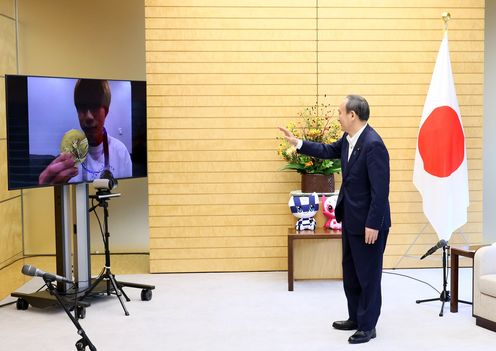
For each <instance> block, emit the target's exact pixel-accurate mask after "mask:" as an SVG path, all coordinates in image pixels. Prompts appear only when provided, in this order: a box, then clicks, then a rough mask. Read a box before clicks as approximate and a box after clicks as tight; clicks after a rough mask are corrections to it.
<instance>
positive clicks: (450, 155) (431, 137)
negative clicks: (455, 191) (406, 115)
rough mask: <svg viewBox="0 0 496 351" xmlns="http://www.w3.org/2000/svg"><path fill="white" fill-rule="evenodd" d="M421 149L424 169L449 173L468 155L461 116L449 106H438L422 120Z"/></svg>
mask: <svg viewBox="0 0 496 351" xmlns="http://www.w3.org/2000/svg"><path fill="white" fill-rule="evenodd" d="M418 150H419V153H420V156H421V157H422V161H423V162H424V169H425V171H426V172H427V173H430V174H432V175H433V176H436V177H448V176H450V175H451V174H452V173H453V172H454V171H456V170H457V169H458V167H460V165H461V164H462V162H463V160H464V158H465V139H464V136H463V128H462V125H461V123H460V118H459V117H458V114H457V113H456V111H455V110H453V109H452V108H451V107H449V106H441V107H437V108H435V109H434V110H433V111H432V112H431V114H430V115H429V117H427V118H426V120H425V121H424V123H423V124H422V126H421V128H420V132H419V137H418Z"/></svg>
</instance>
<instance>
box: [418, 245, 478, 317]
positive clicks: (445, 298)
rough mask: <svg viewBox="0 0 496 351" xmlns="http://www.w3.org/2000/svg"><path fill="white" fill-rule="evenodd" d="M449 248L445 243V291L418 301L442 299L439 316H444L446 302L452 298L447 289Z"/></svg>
mask: <svg viewBox="0 0 496 351" xmlns="http://www.w3.org/2000/svg"><path fill="white" fill-rule="evenodd" d="M448 250H449V246H448V245H445V246H443V291H441V294H440V296H439V297H436V298H433V299H425V300H417V301H416V302H417V303H422V302H431V301H441V302H442V304H441V311H440V312H439V317H442V316H443V313H444V304H445V303H446V302H449V301H450V300H451V296H450V293H449V291H448V290H447V289H446V288H447V286H448ZM459 302H462V303H466V304H470V302H468V301H462V300H459Z"/></svg>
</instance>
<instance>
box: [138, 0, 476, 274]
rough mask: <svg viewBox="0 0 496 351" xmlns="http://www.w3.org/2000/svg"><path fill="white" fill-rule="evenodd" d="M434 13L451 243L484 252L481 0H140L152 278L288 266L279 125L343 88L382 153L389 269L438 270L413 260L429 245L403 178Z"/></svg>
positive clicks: (288, 183) (429, 235)
mask: <svg viewBox="0 0 496 351" xmlns="http://www.w3.org/2000/svg"><path fill="white" fill-rule="evenodd" d="M443 11H449V12H450V13H451V15H452V17H453V19H452V21H451V22H450V23H449V28H450V30H449V38H450V49H451V59H452V65H453V72H454V76H455V77H454V78H455V83H456V88H457V93H458V99H459V103H460V108H461V113H462V119H463V123H464V127H465V134H466V138H467V154H468V158H469V161H468V165H469V179H470V199H471V204H470V208H469V222H468V223H467V224H466V225H465V226H464V227H463V228H462V230H461V231H460V233H457V234H455V235H454V236H453V240H452V242H453V243H463V242H465V241H468V242H471V243H477V242H480V241H481V240H482V160H481V158H482V113H483V110H482V106H483V105H482V104H483V64H484V62H483V61H484V1H483V0H472V1H470V0H440V1H436V2H432V1H429V0H417V1H399V0H383V1H379V0H367V1H365V0H318V1H317V0H263V1H262V0H252V1H244V0H145V27H146V31H145V37H146V65H147V66H146V73H147V82H148V116H149V119H148V126H149V130H148V133H149V134H148V136H149V144H148V145H149V204H150V209H149V211H150V212H149V215H150V257H151V262H150V268H151V271H152V272H194V271H249V270H284V269H286V268H287V262H286V245H287V240H286V233H287V228H288V227H289V226H291V225H292V224H293V222H294V220H293V217H292V216H291V215H290V214H289V210H288V208H287V201H288V193H289V191H291V190H293V189H298V188H299V177H298V175H296V174H294V173H287V172H281V171H280V169H281V168H282V166H283V165H284V163H283V162H282V161H281V160H280V159H279V157H278V155H277V153H276V149H277V140H276V136H278V131H277V130H276V127H277V126H279V125H284V124H286V123H287V122H288V121H289V120H292V119H294V118H295V116H296V114H297V112H298V111H300V110H301V109H302V108H303V107H304V106H307V105H309V104H312V103H314V102H315V101H319V102H325V103H331V104H334V105H338V104H339V103H340V102H341V101H342V99H343V97H344V96H345V95H347V94H349V93H356V94H362V95H364V96H365V97H366V98H367V99H368V101H369V103H370V105H371V110H372V113H371V120H370V123H371V125H372V126H374V127H375V128H376V129H377V130H378V131H379V132H380V134H381V135H382V136H383V138H384V140H385V142H386V144H387V146H388V148H389V151H390V155H391V178H392V180H391V196H390V200H391V203H392V212H393V227H392V228H391V235H390V239H389V242H388V246H387V250H386V257H385V266H386V267H417V266H437V265H438V260H433V261H428V260H425V261H421V262H420V261H419V260H418V256H420V255H421V254H422V253H423V252H424V251H425V250H426V249H428V248H429V247H430V246H432V244H434V243H435V242H437V236H436V235H435V234H434V232H433V230H432V228H431V227H430V225H426V223H427V220H426V218H425V216H424V215H423V213H422V207H421V198H420V195H419V194H418V192H417V191H416V190H415V188H414V186H413V183H412V172H413V158H414V155H415V143H416V136H417V132H418V124H419V121H420V116H421V113H422V108H423V103H424V99H425V95H426V93H427V89H428V84H429V82H430V78H431V74H432V70H433V68H434V62H435V59H436V54H437V51H438V48H439V45H440V42H441V39H442V35H443V31H442V28H443V22H442V20H441V13H442V12H443ZM338 183H339V181H338ZM424 227H425V228H424ZM419 234H420V235H419ZM462 234H463V235H462ZM410 255H412V256H414V258H410V257H408V256H410Z"/></svg>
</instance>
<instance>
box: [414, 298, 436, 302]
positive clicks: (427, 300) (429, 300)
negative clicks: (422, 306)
mask: <svg viewBox="0 0 496 351" xmlns="http://www.w3.org/2000/svg"><path fill="white" fill-rule="evenodd" d="M431 301H439V297H436V298H434V299H426V300H417V301H415V302H416V303H422V302H431Z"/></svg>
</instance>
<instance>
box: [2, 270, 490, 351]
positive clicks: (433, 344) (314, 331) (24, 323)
mask: <svg viewBox="0 0 496 351" xmlns="http://www.w3.org/2000/svg"><path fill="white" fill-rule="evenodd" d="M386 272H392V273H399V274H405V275H409V276H411V277H414V278H417V279H420V280H424V281H426V282H427V283H430V284H432V285H433V286H434V287H435V288H437V289H438V290H440V289H441V288H442V271H441V269H414V270H394V271H390V270H388V271H386ZM118 279H119V280H122V281H131V282H139V283H143V284H154V285H155V286H156V290H154V292H153V299H152V300H151V301H141V300H140V290H137V289H131V288H128V289H127V290H126V291H127V293H128V295H129V297H130V298H131V302H129V303H127V308H128V309H129V312H130V316H125V315H124V313H123V310H122V308H121V306H120V304H119V302H118V300H117V298H116V297H115V296H111V297H101V298H95V299H92V300H91V303H92V305H91V306H90V307H89V308H88V309H87V315H86V318H85V319H82V320H80V322H81V324H82V326H83V328H84V329H85V331H86V333H87V335H88V336H89V338H90V339H91V340H92V342H93V343H94V344H95V346H96V347H97V349H98V350H103V351H113V350H171V351H182V350H185V351H186V350H187V351H202V350H205V351H227V350H229V351H233V350H236V351H242V350H257V351H262V350H267V351H269V350H270V351H276V350H281V351H283V350H284V351H289V350H294V351H313V350H333V351H334V350H351V349H361V350H364V349H367V350H374V351H375V350H377V351H379V350H381V351H384V350H402V351H409V350H412V351H419V350H464V349H465V350H492V349H494V345H496V333H494V332H491V331H488V330H486V329H483V328H480V327H477V326H476V325H475V319H474V318H473V317H472V306H470V305H464V304H460V306H459V313H450V312H449V304H446V306H445V308H444V311H445V313H444V317H439V316H438V314H439V311H440V308H441V302H439V301H435V302H429V303H424V304H416V303H415V300H416V299H424V298H431V297H438V296H439V293H438V292H436V291H435V290H434V289H433V288H432V287H429V286H428V285H426V284H424V283H421V282H419V281H416V280H413V279H409V278H406V277H403V276H399V275H396V274H384V275H383V309H382V314H381V318H380V320H379V324H378V326H377V338H376V339H373V340H371V341H370V342H369V343H367V344H362V345H349V344H348V342H347V339H348V337H349V336H350V335H351V334H352V332H347V331H338V330H333V329H332V327H331V322H332V321H334V320H339V319H343V318H346V317H347V313H346V300H345V296H344V293H343V290H342V282H341V281H330V280H319V281H297V282H295V290H294V291H293V292H288V291H287V275H286V272H261V273H256V272H255V273H198V274H155V275H151V274H148V275H123V276H119V277H118ZM471 279H472V277H471V269H461V270H460V298H461V299H466V300H471V285H472V280H471ZM41 284H42V281H41V279H40V278H33V279H32V280H31V281H29V282H28V283H27V284H26V285H24V286H23V287H22V288H21V289H19V290H18V291H25V292H31V291H34V290H36V289H37V288H39V287H40V286H41ZM12 300H13V298H10V297H9V298H7V299H5V300H3V301H2V302H0V304H1V303H6V302H9V301H12ZM0 336H1V338H0V340H1V342H0V350H9V351H11V350H16V351H21V350H30V351H31V350H57V351H58V350H75V347H74V343H75V342H76V340H78V339H79V337H78V335H77V334H76V329H75V328H74V326H73V325H72V323H71V322H70V320H69V319H68V318H67V316H66V315H65V314H64V312H63V311H62V310H61V309H60V308H47V309H37V308H33V307H30V308H29V309H28V310H26V311H18V310H17V309H16V307H15V305H9V306H6V307H3V308H1V309H0Z"/></svg>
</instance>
